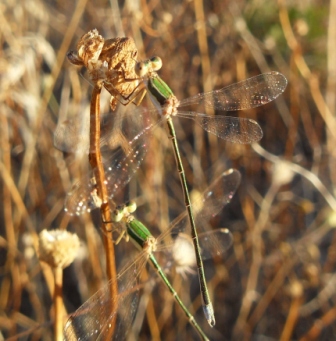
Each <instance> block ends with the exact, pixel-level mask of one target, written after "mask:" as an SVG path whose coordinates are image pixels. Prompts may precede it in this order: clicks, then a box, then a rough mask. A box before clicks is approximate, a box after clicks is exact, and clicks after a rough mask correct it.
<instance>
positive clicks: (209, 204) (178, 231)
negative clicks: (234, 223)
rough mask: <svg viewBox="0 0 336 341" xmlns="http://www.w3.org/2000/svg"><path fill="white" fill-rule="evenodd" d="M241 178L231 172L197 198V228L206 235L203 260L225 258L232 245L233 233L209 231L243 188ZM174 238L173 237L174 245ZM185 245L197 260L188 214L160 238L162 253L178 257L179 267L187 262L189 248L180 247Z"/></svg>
mask: <svg viewBox="0 0 336 341" xmlns="http://www.w3.org/2000/svg"><path fill="white" fill-rule="evenodd" d="M240 178H241V176H240V173H239V171H238V170H236V169H229V170H228V171H226V172H224V173H222V174H221V175H220V176H219V177H218V178H217V179H215V180H214V181H213V182H212V183H211V185H210V186H209V187H208V188H207V189H206V190H205V191H204V192H203V194H201V193H198V194H196V195H195V196H194V198H193V200H192V206H193V210H194V215H195V221H196V226H197V228H198V229H199V230H200V231H205V232H204V233H202V234H199V241H200V245H201V249H202V258H204V259H208V258H211V257H214V256H218V255H220V254H222V253H223V252H225V251H226V250H227V249H228V248H229V247H230V245H231V243H232V235H231V233H230V231H229V230H227V229H217V230H214V231H207V227H208V220H209V219H210V218H212V217H214V216H216V215H217V214H218V213H219V212H220V211H221V210H222V209H223V208H224V206H226V205H227V204H228V203H229V202H230V201H231V199H232V197H233V195H234V193H235V192H236V190H237V188H238V186H239V184H240ZM170 236H172V237H173V241H172V240H171V238H170ZM167 239H168V241H167ZM188 239H189V241H188ZM185 241H186V242H187V243H189V244H190V247H191V253H192V254H193V256H194V254H195V251H194V248H193V244H192V241H191V237H190V224H189V218H188V216H187V213H186V212H184V213H183V214H181V215H180V216H179V217H178V218H177V219H175V221H173V222H172V224H171V225H170V227H169V228H168V229H167V230H166V231H165V232H164V233H163V234H162V235H161V236H160V237H159V238H158V242H160V244H161V246H160V249H165V250H169V249H172V253H173V254H174V253H175V255H174V256H173V257H174V260H175V261H176V262H177V263H179V262H181V261H179V260H178V259H182V258H186V254H187V253H188V246H187V244H183V245H182V246H179V245H178V243H180V242H182V243H184V242H185ZM172 243H173V245H172ZM178 250H183V251H182V253H181V256H179V255H178V253H179V251H178Z"/></svg>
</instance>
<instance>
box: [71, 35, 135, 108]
mask: <svg viewBox="0 0 336 341" xmlns="http://www.w3.org/2000/svg"><path fill="white" fill-rule="evenodd" d="M137 55H138V50H137V48H136V46H135V44H134V41H133V39H132V38H127V37H123V38H113V39H107V40H104V38H103V37H102V36H101V35H100V34H99V33H98V31H97V30H96V29H94V30H92V31H90V32H88V33H86V34H84V35H83V36H82V38H81V39H80V40H79V42H78V44H77V51H69V52H68V55H67V57H68V59H69V61H70V62H71V63H72V64H75V65H81V66H85V67H86V68H87V70H88V72H89V75H90V78H91V80H92V81H93V82H94V83H95V84H96V83H99V82H102V84H103V86H104V87H105V89H106V90H107V91H108V92H109V93H110V94H111V95H112V97H111V101H110V105H111V108H112V110H115V108H116V105H117V102H118V101H121V103H123V101H122V99H124V101H126V100H127V99H128V98H129V97H130V96H131V95H132V94H133V93H134V91H135V90H136V88H137V86H138V84H139V80H138V76H137V74H136V73H135V71H134V68H135V64H136V58H137Z"/></svg>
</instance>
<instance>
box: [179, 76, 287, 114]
mask: <svg viewBox="0 0 336 341" xmlns="http://www.w3.org/2000/svg"><path fill="white" fill-rule="evenodd" d="M286 86H287V79H286V78H285V76H284V75H282V74H281V73H279V72H276V71H272V72H268V73H263V74H261V75H258V76H255V77H251V78H248V79H246V80H243V81H241V82H239V83H235V84H232V85H229V86H226V87H224V88H222V89H220V90H214V91H210V92H206V93H201V94H198V95H196V96H193V97H190V98H187V99H185V100H182V101H181V102H180V105H179V107H185V106H187V105H192V104H199V105H204V106H205V107H208V108H214V109H218V110H223V111H235V110H246V109H251V108H256V107H259V106H261V105H264V104H266V103H269V102H271V101H273V100H274V99H276V98H277V97H278V96H279V95H281V94H282V93H283V92H284V91H285V89H286Z"/></svg>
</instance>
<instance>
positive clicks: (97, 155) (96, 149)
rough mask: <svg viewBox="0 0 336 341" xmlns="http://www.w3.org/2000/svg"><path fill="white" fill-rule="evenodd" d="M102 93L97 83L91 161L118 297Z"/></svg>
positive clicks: (108, 269) (111, 276)
mask: <svg viewBox="0 0 336 341" xmlns="http://www.w3.org/2000/svg"><path fill="white" fill-rule="evenodd" d="M100 94H101V84H96V85H95V87H94V89H93V91H92V97H91V105H90V153H89V162H90V165H91V167H92V169H93V171H94V176H95V178H96V183H97V190H98V195H99V197H100V198H101V200H102V202H103V204H102V205H101V208H100V212H101V215H102V219H103V221H104V222H109V223H103V224H102V229H103V231H104V233H103V242H104V247H105V253H106V274H107V279H108V281H109V283H110V291H111V297H116V296H117V295H118V284H117V281H116V280H115V279H116V278H117V271H116V266H115V253H114V244H113V240H112V238H111V237H110V232H111V231H112V224H111V223H110V222H111V220H112V219H111V210H110V207H109V204H108V194H107V189H106V185H105V181H104V180H105V172H104V167H103V163H102V157H101V152H100V144H99V142H100ZM113 302H116V303H115V306H111V312H113V311H116V310H117V306H116V305H117V300H114V301H113ZM115 323H116V319H115V318H114V319H112V320H111V321H110V326H109V330H110V332H111V335H113V331H114V329H115Z"/></svg>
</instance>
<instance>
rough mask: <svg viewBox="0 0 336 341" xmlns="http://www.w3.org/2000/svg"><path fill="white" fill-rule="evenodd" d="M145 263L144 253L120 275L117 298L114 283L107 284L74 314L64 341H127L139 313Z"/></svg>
mask: <svg viewBox="0 0 336 341" xmlns="http://www.w3.org/2000/svg"><path fill="white" fill-rule="evenodd" d="M145 263H146V259H145V257H144V253H141V254H140V255H139V256H138V257H137V258H136V260H135V261H134V262H132V263H131V264H128V265H127V266H126V267H125V268H124V270H122V271H121V272H120V274H119V275H118V277H117V282H118V283H117V284H118V295H117V296H115V297H112V296H111V293H110V284H107V285H106V286H104V287H103V288H102V289H100V290H99V291H97V292H96V293H95V294H94V295H93V296H92V297H91V298H89V299H88V300H87V301H86V302H85V303H84V304H83V305H82V306H80V307H79V308H78V309H77V310H76V311H75V312H74V313H73V314H71V316H70V317H69V319H68V321H67V322H66V324H65V328H64V340H66V341H68V340H69V341H72V340H81V341H89V340H124V339H125V338H126V336H127V332H128V330H129V328H130V326H131V324H132V322H133V319H134V316H135V313H136V311H137V307H138V297H139V295H138V292H139V285H138V275H139V273H140V271H141V270H142V268H143V266H144V264H145ZM114 323H115V329H114V333H113V338H111V335H110V334H111V326H112V325H113V324H114Z"/></svg>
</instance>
